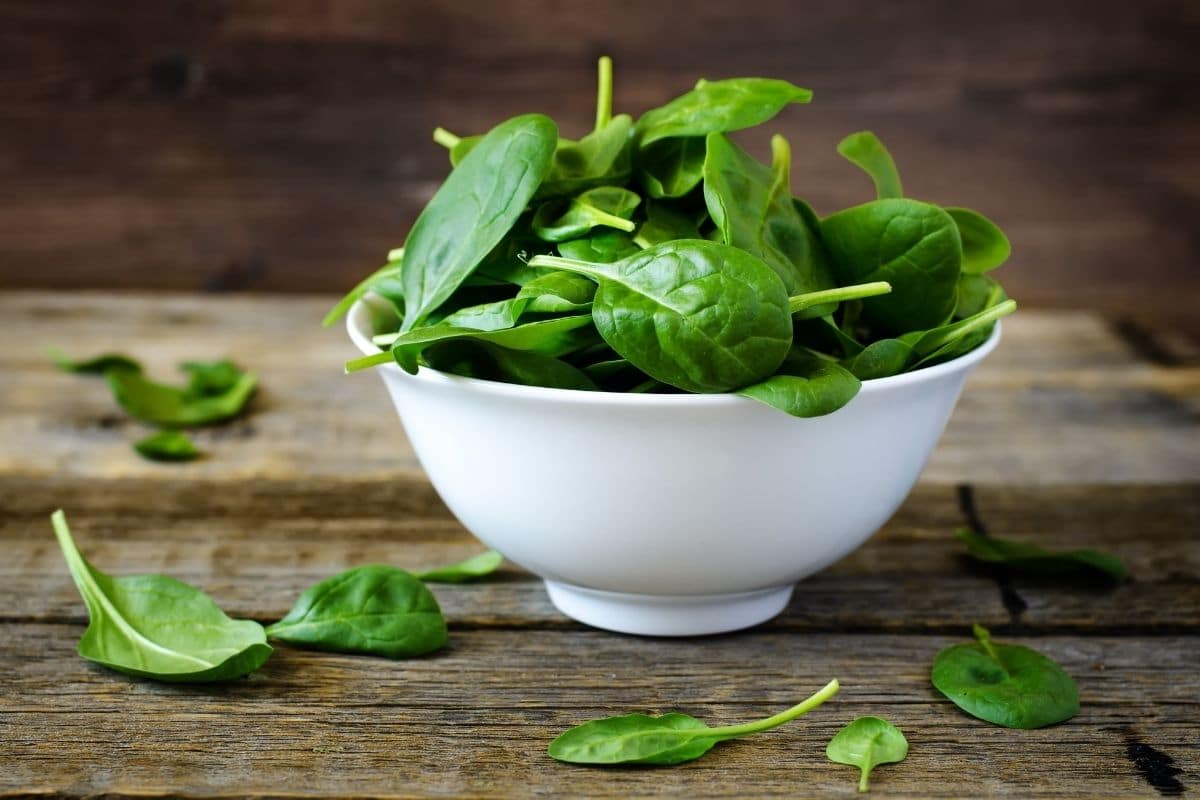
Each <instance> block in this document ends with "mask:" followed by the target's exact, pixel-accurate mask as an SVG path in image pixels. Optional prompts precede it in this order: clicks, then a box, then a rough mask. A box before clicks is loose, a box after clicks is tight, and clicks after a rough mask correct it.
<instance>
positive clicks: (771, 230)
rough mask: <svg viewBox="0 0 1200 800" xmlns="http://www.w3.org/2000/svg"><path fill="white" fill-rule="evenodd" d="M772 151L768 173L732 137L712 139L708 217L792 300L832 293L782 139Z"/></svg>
mask: <svg viewBox="0 0 1200 800" xmlns="http://www.w3.org/2000/svg"><path fill="white" fill-rule="evenodd" d="M771 147H772V152H773V153H774V156H775V158H774V162H775V163H774V166H773V167H767V166H765V165H763V164H760V163H759V162H758V161H756V160H755V159H753V158H751V157H750V155H749V154H748V153H746V151H744V150H742V149H741V148H740V147H738V146H737V145H736V144H734V143H733V142H732V141H730V140H729V139H728V138H727V137H725V136H723V135H721V134H719V133H714V134H712V135H710V136H709V137H708V157H707V158H706V159H705V161H704V201H705V203H706V205H707V206H708V213H709V216H711V217H712V220H713V222H714V223H716V226H717V230H719V231H720V232H721V240H722V241H724V242H725V244H728V245H732V246H734V247H739V248H741V249H742V250H745V251H747V252H748V253H750V254H752V255H755V256H757V257H759V258H761V259H762V260H763V261H764V262H766V264H767V266H769V267H770V268H771V269H773V270H774V271H775V273H776V274H777V275H778V276H779V277H780V279H782V280H783V283H784V286H785V287H786V288H787V291H788V294H799V293H802V292H815V291H819V290H821V289H832V288H834V287H835V286H836V285H837V284H835V283H834V280H833V275H832V273H831V271H830V268H829V265H828V263H827V262H826V257H825V251H824V248H823V247H822V246H821V243H820V242H819V241H818V240H817V234H816V232H815V231H814V230H812V229H810V228H809V226H808V225H807V224H806V223H805V221H804V218H803V217H802V216H801V214H800V212H799V210H798V209H797V208H796V207H795V205H793V204H792V195H791V190H790V188H789V186H788V172H789V169H790V161H791V154H790V150H789V149H788V145H787V141H786V140H784V139H783V137H780V136H777V137H775V138H773V139H772V140H771ZM872 280H874V279H872ZM860 282H862V281H844V283H860ZM830 310H832V309H829V310H827V311H825V312H824V313H828V311H830Z"/></svg>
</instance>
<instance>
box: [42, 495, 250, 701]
mask: <svg viewBox="0 0 1200 800" xmlns="http://www.w3.org/2000/svg"><path fill="white" fill-rule="evenodd" d="M50 521H51V523H52V524H53V526H54V535H55V536H56V537H57V539H58V544H59V547H61V548H62V552H63V556H64V557H65V558H66V561H67V567H68V568H69V569H70V571H71V577H72V579H74V581H75V586H76V587H77V588H78V589H79V594H80V595H82V596H83V602H84V603H85V604H86V605H87V609H88V627H87V630H86V631H85V632H84V634H83V638H82V639H80V640H79V655H80V656H82V657H83V658H86V659H88V660H89V661H95V662H96V663H97V664H102V665H104V666H106V667H108V668H109V669H114V670H116V671H118V672H124V673H126V674H127V675H136V676H139V677H144V678H153V679H154V680H160V681H173V682H192V683H200V682H210V681H224V680H231V679H233V678H240V677H241V676H243V675H248V674H249V673H251V672H254V671H255V670H256V669H258V668H259V667H261V666H262V665H263V664H264V663H265V662H266V660H267V658H268V657H269V656H270V655H271V646H270V645H268V644H267V639H266V636H265V635H264V634H263V628H262V626H261V625H259V624H258V623H257V622H254V621H253V620H246V619H243V620H233V619H230V618H229V617H227V616H225V614H224V612H222V611H221V609H220V608H218V607H217V604H216V603H214V602H213V601H212V599H211V598H209V596H208V595H206V594H205V593H204V592H202V591H200V590H199V589H197V588H196V587H194V586H189V585H188V584H186V583H183V582H182V581H177V580H175V579H174V578H168V577H165V576H162V575H134V576H129V577H121V578H114V577H112V576H110V575H106V574H104V573H103V572H101V571H100V570H98V569H96V568H95V567H93V566H92V565H91V564H89V563H88V561H87V559H85V558H84V557H83V554H82V553H80V552H79V549H78V548H77V547H76V546H75V541H74V540H73V539H72V538H71V531H70V529H69V528H68V527H67V518H66V515H65V514H63V512H62V511H61V510H59V511H55V512H54V514H53V515H51V517H50Z"/></svg>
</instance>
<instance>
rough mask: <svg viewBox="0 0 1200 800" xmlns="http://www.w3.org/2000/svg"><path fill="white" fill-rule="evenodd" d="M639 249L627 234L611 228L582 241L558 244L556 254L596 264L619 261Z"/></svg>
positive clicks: (575, 240)
mask: <svg viewBox="0 0 1200 800" xmlns="http://www.w3.org/2000/svg"><path fill="white" fill-rule="evenodd" d="M639 249H641V248H640V247H638V245H636V244H634V241H633V239H630V238H629V234H628V233H625V232H624V231H617V230H612V229H611V228H601V229H598V230H596V231H594V232H593V233H592V234H591V235H590V236H585V237H584V238H582V239H572V240H571V241H569V242H559V243H558V252H559V254H561V255H562V256H563V257H564V258H572V259H575V260H576V261H591V262H594V263H598V264H611V263H612V262H614V261H620V260H621V259H622V258H625V256H631V255H633V254H634V253H636V252H637V251H638V250H639Z"/></svg>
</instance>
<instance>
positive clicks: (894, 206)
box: [821, 199, 962, 335]
mask: <svg viewBox="0 0 1200 800" xmlns="http://www.w3.org/2000/svg"><path fill="white" fill-rule="evenodd" d="M821 238H822V239H823V240H824V242H825V246H826V248H827V249H828V251H829V255H830V260H831V263H832V265H833V269H834V273H835V276H836V278H837V283H838V284H839V285H846V284H851V283H866V282H869V281H887V282H888V283H890V284H891V285H892V292H891V294H888V295H885V296H883V297H872V298H869V299H867V300H864V301H863V318H864V319H865V320H866V321H867V322H868V323H869V324H870V325H871V326H872V327H874V328H877V329H878V330H879V332H880V333H882V334H884V335H895V334H901V333H905V332H908V331H914V330H924V329H927V328H933V327H936V326H938V325H941V324H943V323H944V322H946V321H947V320H949V319H950V316H951V314H952V313H953V312H954V304H955V301H956V299H957V291H958V276H959V273H960V271H961V270H960V265H961V259H962V244H961V242H960V240H959V237H958V228H957V227H956V226H955V224H954V220H953V219H951V217H950V215H949V214H947V213H946V212H945V211H943V210H942V209H940V208H938V207H937V206H932V205H929V204H928V203H921V202H918V201H916V200H907V199H904V200H874V201H872V202H870V203H865V204H863V205H860V206H855V207H853V208H849V209H846V210H845V211H839V212H838V213H836V214H833V215H832V216H829V217H826V218H825V219H824V220H822V221H821Z"/></svg>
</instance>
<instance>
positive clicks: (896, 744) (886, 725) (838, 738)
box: [825, 717, 908, 792]
mask: <svg viewBox="0 0 1200 800" xmlns="http://www.w3.org/2000/svg"><path fill="white" fill-rule="evenodd" d="M825 756H826V757H827V758H828V759H829V760H830V761H833V762H834V763H837V764H848V765H850V766H852V767H858V768H859V770H860V771H861V775H860V777H859V779H858V791H860V792H865V791H867V790H868V788H869V786H868V783H867V779H868V777H869V776H870V774H871V770H873V769H875V767H877V766H879V765H880V764H895V763H897V762H900V761H903V760H904V759H905V758H906V757H907V756H908V740H907V739H905V738H904V734H903V733H901V732H900V729H899V728H897V727H896V726H895V725H893V724H892V723H890V722H888V721H887V720H885V719H880V718H879V717H859V718H858V719H856V720H854V722H851V723H850V724H849V725H847V726H846V727H844V728H842V729H841V730H840V731H838V732H837V735H835V736H834V737H833V738H832V739H830V740H829V744H828V745H826V747H825Z"/></svg>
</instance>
